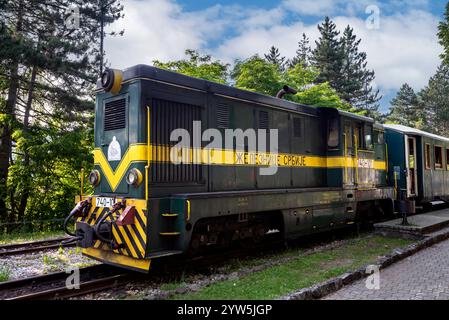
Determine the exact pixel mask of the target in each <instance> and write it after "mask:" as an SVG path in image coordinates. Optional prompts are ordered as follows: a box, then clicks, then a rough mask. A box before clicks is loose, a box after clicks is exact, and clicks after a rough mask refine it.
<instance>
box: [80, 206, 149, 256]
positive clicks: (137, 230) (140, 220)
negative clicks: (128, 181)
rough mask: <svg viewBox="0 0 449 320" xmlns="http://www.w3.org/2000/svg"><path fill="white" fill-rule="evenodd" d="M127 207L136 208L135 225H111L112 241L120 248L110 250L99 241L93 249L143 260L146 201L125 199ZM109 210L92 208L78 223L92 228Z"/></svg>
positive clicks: (145, 238) (145, 231) (145, 241)
mask: <svg viewBox="0 0 449 320" xmlns="http://www.w3.org/2000/svg"><path fill="white" fill-rule="evenodd" d="M92 203H95V198H92ZM126 204H127V205H134V206H135V207H136V212H137V214H136V217H135V223H134V224H132V225H128V226H118V225H116V224H115V223H113V224H112V235H113V240H114V241H115V243H117V244H118V245H119V246H120V248H119V249H116V250H112V249H111V248H109V246H108V245H107V244H105V243H103V242H101V241H100V240H97V241H96V242H95V243H94V246H93V248H95V249H100V250H106V251H113V252H114V253H117V254H122V255H126V256H129V257H132V258H136V259H144V258H145V253H146V246H147V212H146V209H145V208H146V201H145V200H138V199H126ZM108 210H109V208H100V207H92V209H91V210H90V212H89V214H88V215H87V216H86V217H84V218H79V219H78V221H81V222H85V223H88V224H89V225H91V226H94V225H95V223H96V222H97V221H98V220H99V219H101V217H103V215H105V214H106V213H107V212H108ZM111 219H114V220H115V217H111V216H109V217H108V218H107V219H106V220H107V221H111Z"/></svg>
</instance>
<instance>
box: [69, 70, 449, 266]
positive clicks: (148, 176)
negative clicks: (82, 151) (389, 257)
mask: <svg viewBox="0 0 449 320" xmlns="http://www.w3.org/2000/svg"><path fill="white" fill-rule="evenodd" d="M290 91H291V90H290ZM283 93H289V88H288V87H286V89H285V88H284V92H283ZM281 95H282V94H281ZM208 129H212V130H214V131H213V132H214V133H215V135H216V136H217V135H218V134H222V136H226V135H227V134H228V133H229V132H230V130H231V132H232V131H234V132H236V130H241V132H244V133H245V132H249V131H248V129H252V130H259V131H261V132H262V131H265V132H271V130H273V129H276V130H277V131H276V132H277V140H276V148H275V152H273V150H274V149H273V148H272V147H273V146H272V145H270V144H273V142H272V141H271V140H270V139H268V136H267V135H265V136H264V135H257V136H255V137H254V136H250V134H248V135H247V136H245V137H244V138H243V139H238V138H235V137H234V138H235V139H234V138H232V142H231V143H226V145H224V146H223V145H221V144H218V143H215V144H213V143H212V142H214V141H212V140H215V138H212V136H211V135H207V134H206V139H203V138H204V136H205V132H208ZM399 129H400V128H399ZM176 130H181V132H182V133H185V137H187V138H185V137H184V138H185V139H187V143H185V142H186V141H184V144H183V145H182V146H181V147H179V141H176V139H173V132H175V131H176ZM198 137H201V139H198ZM178 138H179V137H178ZM410 138H412V139H415V140H414V141H415V142H416V143H417V145H415V144H413V148H414V149H413V150H412V151H410V150H411V149H410V148H411V146H412V145H411V144H410V140H409V139H410ZM251 139H252V140H254V139H255V140H256V143H257V145H258V144H259V143H260V142H264V144H265V145H266V146H267V147H266V148H265V150H260V149H257V148H254V144H253V143H249V141H250V140H251ZM428 139H430V137H429V136H428V135H419V134H417V133H416V132H414V133H412V134H410V133H409V132H406V131H401V130H398V128H395V127H393V126H390V127H384V126H382V125H380V124H378V123H374V121H373V120H372V119H370V118H367V117H363V116H360V115H355V114H351V113H348V112H344V111H340V110H337V109H334V108H319V107H312V106H306V105H300V104H296V103H292V102H289V101H286V100H283V99H280V98H276V97H270V96H266V95H261V94H257V93H254V92H249V91H244V90H239V89H236V88H232V87H229V86H225V85H221V84H217V83H213V82H208V81H205V80H201V79H196V78H191V77H188V76H184V75H180V74H177V73H173V72H169V71H166V70H161V69H158V68H155V67H151V66H146V65H137V66H134V67H131V68H129V69H126V70H124V71H123V72H122V71H120V70H112V69H109V70H107V71H106V72H105V73H104V74H103V76H102V78H101V80H100V81H99V82H98V84H97V96H96V107H95V149H94V170H93V171H92V172H91V173H90V175H89V177H88V180H89V182H90V183H91V184H92V185H93V187H94V195H89V196H88V195H84V194H82V193H83V191H82V190H81V195H80V196H79V197H77V199H76V203H77V205H76V207H75V208H74V210H72V212H71V213H70V214H69V216H68V217H67V218H66V221H65V229H66V231H67V232H68V233H69V234H70V235H72V236H74V239H75V240H76V241H77V242H78V245H79V246H81V247H82V248H83V254H84V255H86V256H89V257H92V258H94V259H97V260H100V261H102V262H105V263H108V264H113V265H118V266H121V267H125V268H129V269H134V270H138V271H144V272H145V271H148V270H149V269H150V264H151V261H152V259H156V258H160V257H165V256H173V255H181V254H196V253H198V252H202V251H203V250H207V249H210V248H212V249H213V248H216V247H226V246H230V245H232V244H234V243H239V244H242V245H252V244H254V243H260V242H262V241H267V239H268V240H270V239H273V238H278V239H293V238H297V237H300V236H303V235H307V234H312V233H317V232H322V231H325V230H332V229H336V228H341V227H344V226H347V225H350V224H354V223H357V222H358V221H363V220H376V219H379V218H381V217H383V218H386V217H388V216H390V215H393V214H394V211H395V210H394V200H396V199H398V198H399V197H400V195H403V194H404V190H405V194H404V195H403V196H404V197H405V198H409V199H414V198H416V197H418V196H420V195H422V196H423V197H422V198H420V199H422V200H426V199H427V200H430V201H432V200H434V196H436V195H437V196H442V195H443V194H449V192H448V189H449V186H447V183H446V182H447V181H449V180H448V177H447V175H448V172H446V169H448V168H446V167H441V168H440V167H438V168H437V167H434V168H431V169H435V170H436V169H438V170H442V171H441V172H440V173H441V175H437V173H436V172H435V171H434V170H430V171H431V172H427V171H425V168H422V167H420V164H419V162H418V161H417V160H418V158H419V157H421V156H422V154H424V153H425V152H426V151H423V150H427V149H426V148H427V143H432V145H433V140H432V141H431V140H428ZM178 140H179V139H178ZM198 140H199V141H198ZM262 140H263V141H262ZM215 142H217V141H215ZM392 146H393V149H391V147H392ZM407 146H409V147H408V149H407V150H408V151H407V152H408V153H407V152H406V153H404V154H403V156H398V157H396V155H395V154H397V153H399V152H400V149H398V148H399V147H401V148H405V147H407ZM418 146H419V147H422V148H418ZM448 147H449V142H448V141H445V143H444V144H442V145H441V148H442V149H444V151H445V152H449V151H446V148H448ZM411 153H413V154H414V157H415V158H414V159H412V157H411ZM426 155H427V153H426ZM173 157H175V158H176V157H177V158H180V159H181V160H182V161H178V162H176V161H173ZM432 157H433V156H432ZM435 157H436V156H435ZM441 157H442V155H441ZM432 159H433V158H432ZM432 159H430V160H429V161H432ZM435 159H436V160H435V161H437V158H435ZM438 159H440V158H438ZM448 160H449V159H448ZM438 161H439V160H438ZM446 164H448V162H447V161H446ZM268 167H275V173H274V174H261V169H263V168H268ZM412 169H413V170H415V171H414V172H413V170H412ZM419 170H421V171H419ZM443 171H444V173H443ZM418 172H421V173H418ZM438 174H439V173H438ZM429 175H430V176H432V179H434V180H432V181H436V183H438V182H441V181H443V180H444V183H445V185H444V186H443V187H442V189H441V190H440V189H438V191H436V190H437V189H435V187H434V185H433V184H426V183H425V182H423V179H424V180H425V179H427V178H428V177H429ZM410 181H412V182H411V184H412V185H413V186H414V189H410V187H408V185H409V184H410ZM418 181H422V184H419V185H418V184H416V183H418ZM432 183H433V182H432ZM419 186H421V187H419ZM420 188H421V189H420ZM429 188H430V189H433V191H430V193H429V191H428V189H429ZM426 190H427V191H426ZM409 191H410V192H409ZM413 191H414V193H413ZM70 222H74V223H75V231H74V232H72V231H70V230H69V228H67V226H68V224H69V223H70Z"/></svg>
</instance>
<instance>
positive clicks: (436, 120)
mask: <svg viewBox="0 0 449 320" xmlns="http://www.w3.org/2000/svg"><path fill="white" fill-rule="evenodd" d="M419 97H420V100H421V101H422V106H421V107H420V108H419V114H418V117H420V118H423V119H425V122H424V123H423V128H424V129H425V130H428V131H430V132H433V133H436V134H440V135H443V136H447V137H449V66H448V65H446V64H445V63H442V64H441V65H440V66H439V67H438V69H437V71H436V73H435V75H434V76H433V77H431V78H430V80H429V83H428V85H427V86H426V87H425V88H424V89H423V90H421V92H420V93H419Z"/></svg>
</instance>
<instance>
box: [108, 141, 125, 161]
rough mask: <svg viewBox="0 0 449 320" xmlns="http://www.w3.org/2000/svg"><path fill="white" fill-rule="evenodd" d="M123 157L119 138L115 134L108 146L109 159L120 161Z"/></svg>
mask: <svg viewBox="0 0 449 320" xmlns="http://www.w3.org/2000/svg"><path fill="white" fill-rule="evenodd" d="M121 159H122V149H121V148H120V143H118V141H117V138H116V137H115V136H114V137H113V138H112V142H111V144H110V145H109V148H108V161H120V160H121Z"/></svg>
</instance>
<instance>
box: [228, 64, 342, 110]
mask: <svg viewBox="0 0 449 320" xmlns="http://www.w3.org/2000/svg"><path fill="white" fill-rule="evenodd" d="M231 75H232V77H233V79H234V80H235V86H236V87H237V88H241V89H245V90H250V91H256V92H259V93H263V94H267V95H271V96H274V95H276V93H277V92H278V91H279V90H280V88H282V87H283V86H284V85H285V84H288V85H289V86H291V87H293V88H295V89H297V90H298V93H297V94H296V95H286V96H285V98H286V99H289V100H292V101H295V102H298V103H303V104H308V105H313V106H319V107H335V108H339V109H343V110H350V106H349V105H348V104H347V103H344V102H343V101H342V100H341V99H340V98H339V96H338V94H337V92H336V91H335V90H334V89H332V88H331V87H330V86H329V84H328V83H320V84H316V85H315V84H314V83H315V81H316V79H317V77H318V75H319V72H318V70H317V69H315V68H314V67H305V66H303V65H302V64H300V63H298V64H296V65H295V66H293V67H290V68H287V69H285V70H284V71H281V70H279V68H278V67H277V65H276V64H273V63H271V62H268V61H266V60H264V59H261V58H260V57H258V56H257V55H255V56H253V57H251V58H249V59H247V60H245V61H238V62H237V63H236V65H235V67H234V70H233V72H232V73H231Z"/></svg>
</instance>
